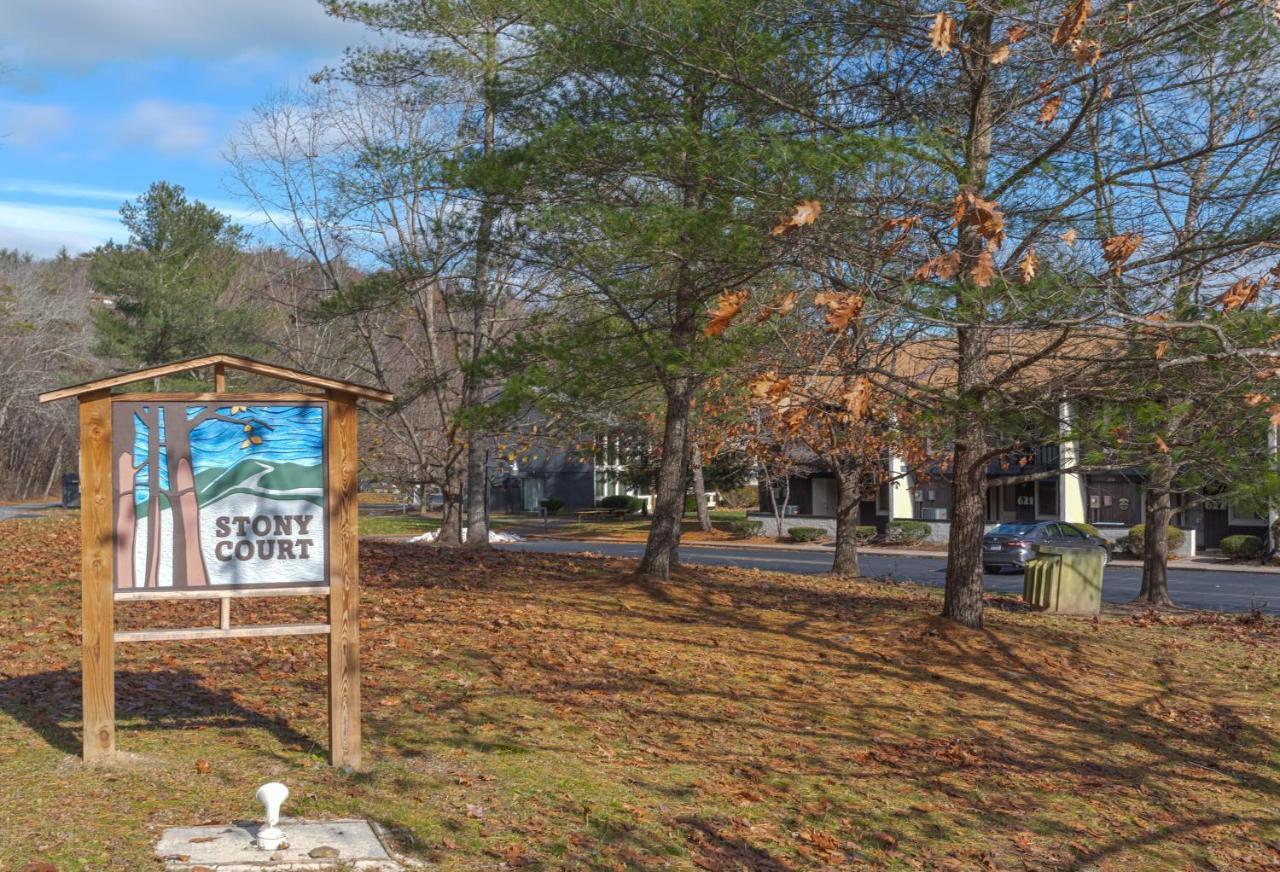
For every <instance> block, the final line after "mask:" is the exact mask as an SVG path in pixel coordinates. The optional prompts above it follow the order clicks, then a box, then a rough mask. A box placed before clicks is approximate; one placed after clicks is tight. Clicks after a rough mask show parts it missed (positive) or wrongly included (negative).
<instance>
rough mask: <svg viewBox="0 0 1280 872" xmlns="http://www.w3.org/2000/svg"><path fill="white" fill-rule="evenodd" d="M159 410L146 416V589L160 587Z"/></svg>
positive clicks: (152, 410) (156, 409) (154, 409)
mask: <svg viewBox="0 0 1280 872" xmlns="http://www.w3.org/2000/svg"><path fill="white" fill-rule="evenodd" d="M161 526H162V525H161V523H160V409H159V407H157V406H152V407H151V411H150V414H149V415H148V416H147V577H146V586H147V587H159V586H160V544H161V543H160V536H161V533H162V530H161Z"/></svg>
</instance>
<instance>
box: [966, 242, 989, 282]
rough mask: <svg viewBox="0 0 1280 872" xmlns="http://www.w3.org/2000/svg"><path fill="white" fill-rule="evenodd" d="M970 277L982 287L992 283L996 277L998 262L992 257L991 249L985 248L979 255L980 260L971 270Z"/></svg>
mask: <svg viewBox="0 0 1280 872" xmlns="http://www.w3.org/2000/svg"><path fill="white" fill-rule="evenodd" d="M969 277H970V278H971V279H973V283H974V284H975V285H977V286H978V287H980V288H985V287H987V286H988V285H990V284H991V282H992V281H993V280H994V279H995V277H996V262H995V260H994V259H993V258H992V257H991V252H990V251H988V250H987V249H985V248H984V249H983V250H982V254H980V255H978V262H977V263H975V264H974V265H973V269H972V270H970V271H969Z"/></svg>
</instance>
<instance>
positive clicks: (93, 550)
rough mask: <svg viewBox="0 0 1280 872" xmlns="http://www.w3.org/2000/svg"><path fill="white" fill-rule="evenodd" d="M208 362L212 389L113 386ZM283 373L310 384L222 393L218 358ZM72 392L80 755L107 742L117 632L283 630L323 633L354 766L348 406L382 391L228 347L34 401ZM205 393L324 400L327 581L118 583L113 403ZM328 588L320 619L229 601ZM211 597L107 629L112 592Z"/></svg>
mask: <svg viewBox="0 0 1280 872" xmlns="http://www.w3.org/2000/svg"><path fill="white" fill-rule="evenodd" d="M210 367H211V368H212V370H213V376H214V379H213V380H214V386H215V389H214V391H213V392H212V393H150V394H144V393H122V394H120V393H113V391H112V389H113V388H116V387H120V386H123V385H127V384H131V383H134V382H140V381H147V380H152V379H158V378H161V377H163V376H166V375H172V374H175V373H180V372H187V371H190V370H197V369H207V368H210ZM227 368H232V369H237V370H242V371H245V372H250V373H254V374H256V375H260V376H266V377H270V378H277V379H283V380H286V381H291V382H295V383H300V384H303V385H307V386H309V387H312V388H315V389H318V390H313V391H308V392H302V393H246V392H239V393H230V392H228V391H227V388H226V369H227ZM69 397H75V398H77V399H78V400H79V404H80V408H79V413H80V482H81V510H80V511H81V514H80V528H81V588H80V590H81V626H82V668H83V672H82V696H83V702H84V733H83V756H84V760H85V762H87V763H91V762H108V761H110V760H112V759H113V758H114V757H115V753H116V730H115V645H116V643H117V642H146V641H177V640H196V639H230V638H256V637H271V636H290V635H327V636H328V637H329V693H328V702H329V762H330V764H331V765H333V766H336V767H343V768H349V769H359V768H361V763H362V760H361V741H360V636H359V620H360V618H359V615H360V580H359V579H360V576H359V562H358V560H359V558H358V546H359V530H358V523H359V505H358V499H359V493H358V490H359V487H358V486H359V481H358V453H357V450H358V447H357V428H356V422H357V408H356V403H357V401H358V400H360V399H366V400H373V401H376V402H383V403H385V402H391V401H392V400H393V399H394V397H393V396H392V395H391V394H390V393H387V392H385V391H380V390H377V389H375V388H369V387H366V386H364V385H359V384H355V383H353V382H347V381H341V380H337V379H330V378H327V377H324V376H317V375H314V374H311V373H306V372H302V371H300V370H293V369H288V368H286V367H280V366H276V365H274V364H267V363H263V362H261V361H257V360H253V359H251V358H245V357H239V356H236V355H227V354H215V355H206V356H202V357H197V358H191V359H189V360H185V361H178V362H176V363H172V364H166V365H164V366H159V367H152V368H149V369H144V370H138V371H135V372H131V373H125V374H121V375H118V376H112V377H110V378H105V379H99V380H96V381H92V382H86V383H84V384H81V385H74V386H71V387H68V388H62V389H59V390H55V391H49V392H46V393H44V394H41V396H40V401H41V402H51V401H54V400H59V399H65V398H69ZM130 400H150V401H153V402H161V401H163V402H209V403H217V404H225V405H246V404H249V405H252V404H255V403H256V404H261V403H263V402H286V401H291V402H312V403H319V402H323V403H324V404H325V409H326V414H325V415H324V428H325V429H324V450H325V455H326V461H327V468H326V470H325V481H326V508H327V515H328V523H327V524H326V529H325V536H326V558H327V560H328V564H329V584H328V585H327V586H322V585H295V586H290V587H267V586H258V587H237V588H231V589H227V588H225V587H224V588H222V589H219V587H218V586H206V587H203V588H200V589H192V588H187V589H168V590H166V589H164V588H152V589H133V590H122V591H117V590H116V589H115V579H114V576H115V571H114V566H115V564H114V561H115V550H116V549H115V545H116V543H115V525H114V518H115V505H114V503H115V500H114V499H113V490H114V488H113V486H112V482H113V476H114V471H113V469H112V466H113V461H112V417H113V416H112V409H113V404H114V403H115V402H117V401H130ZM326 595H327V596H328V601H329V602H328V621H327V623H323V624H320V623H314V624H279V625H242V626H234V625H232V623H231V602H232V600H233V599H235V598H237V597H249V596H326ZM190 598H206V599H219V600H220V615H219V623H218V626H210V627H191V628H185V629H148V630H128V631H122V632H116V630H115V602H116V600H117V599H119V600H136V599H190Z"/></svg>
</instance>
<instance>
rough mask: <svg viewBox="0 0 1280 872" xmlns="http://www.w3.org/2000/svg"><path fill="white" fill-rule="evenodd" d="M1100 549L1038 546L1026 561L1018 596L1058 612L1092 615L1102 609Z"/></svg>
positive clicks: (1101, 560)
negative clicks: (1033, 554)
mask: <svg viewBox="0 0 1280 872" xmlns="http://www.w3.org/2000/svg"><path fill="white" fill-rule="evenodd" d="M1105 565H1106V561H1105V555H1104V552H1103V550H1102V549H1101V548H1062V547H1058V546H1055V545H1041V546H1040V547H1038V548H1037V549H1036V556H1035V557H1033V558H1032V559H1031V560H1029V561H1027V569H1026V574H1025V576H1024V577H1023V582H1022V598H1023V600H1025V601H1026V602H1027V603H1028V604H1029V605H1030V606H1031V607H1032V608H1034V609H1040V610H1041V611H1046V612H1055V613H1057V614H1062V615H1096V614H1098V613H1099V612H1100V611H1101V610H1102V570H1103V568H1104V567H1105Z"/></svg>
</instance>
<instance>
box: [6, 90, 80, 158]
mask: <svg viewBox="0 0 1280 872" xmlns="http://www.w3.org/2000/svg"><path fill="white" fill-rule="evenodd" d="M70 130H71V110H69V109H68V108H67V107H66V106H61V105H58V104H56V103H19V102H17V101H13V100H0V147H4V146H11V147H14V148H21V149H24V150H31V149H36V148H39V147H40V146H42V145H44V144H46V143H48V142H50V141H52V140H56V139H59V138H60V137H62V136H65V135H66V134H67V133H68V131H70Z"/></svg>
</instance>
